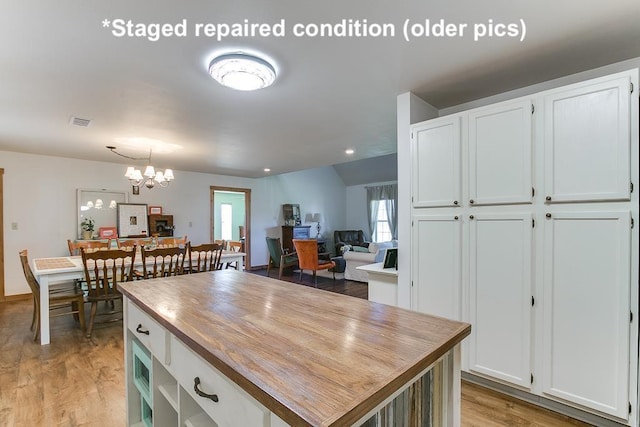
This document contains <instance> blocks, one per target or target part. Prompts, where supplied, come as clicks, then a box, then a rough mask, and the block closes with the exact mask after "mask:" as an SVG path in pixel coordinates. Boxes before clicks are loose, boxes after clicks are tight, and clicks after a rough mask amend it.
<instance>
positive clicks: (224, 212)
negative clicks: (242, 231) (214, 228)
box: [220, 203, 233, 240]
mask: <svg viewBox="0 0 640 427" xmlns="http://www.w3.org/2000/svg"><path fill="white" fill-rule="evenodd" d="M232 226H233V208H232V206H231V204H228V203H222V204H221V205H220V231H221V233H220V238H221V239H222V240H232V237H231V235H232V231H231V229H232Z"/></svg>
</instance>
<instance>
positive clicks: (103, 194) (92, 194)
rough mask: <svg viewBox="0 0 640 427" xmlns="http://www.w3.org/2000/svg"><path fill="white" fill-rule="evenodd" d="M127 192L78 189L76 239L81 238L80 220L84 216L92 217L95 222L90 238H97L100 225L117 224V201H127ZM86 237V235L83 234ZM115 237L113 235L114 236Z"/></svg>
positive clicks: (113, 226) (110, 225)
mask: <svg viewBox="0 0 640 427" xmlns="http://www.w3.org/2000/svg"><path fill="white" fill-rule="evenodd" d="M127 202H128V194H127V193H126V192H124V191H112V190H105V189H101V190H90V189H83V188H79V189H78V194H77V203H78V210H77V212H78V224H77V225H78V237H77V238H78V239H79V240H81V239H83V233H82V226H81V224H82V221H83V220H84V219H85V218H89V219H93V220H94V222H95V224H94V228H93V231H92V232H91V237H90V238H92V239H95V238H98V231H99V230H100V227H112V228H113V229H114V230H115V229H116V227H117V225H118V214H117V212H118V209H117V207H118V203H127ZM85 237H87V236H85ZM114 237H115V236H114Z"/></svg>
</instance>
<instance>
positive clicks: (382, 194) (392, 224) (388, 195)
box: [365, 184, 398, 240]
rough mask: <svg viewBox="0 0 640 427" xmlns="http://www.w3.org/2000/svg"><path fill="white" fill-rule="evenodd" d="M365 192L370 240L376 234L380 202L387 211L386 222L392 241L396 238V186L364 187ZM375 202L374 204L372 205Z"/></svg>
mask: <svg viewBox="0 0 640 427" xmlns="http://www.w3.org/2000/svg"><path fill="white" fill-rule="evenodd" d="M365 189H366V190H367V216H368V218H367V219H368V220H369V232H370V233H371V239H372V240H373V236H375V234H376V224H377V219H378V207H379V203H380V202H381V201H384V202H385V207H386V209H387V221H389V229H390V230H391V236H392V238H393V239H397V238H398V209H397V206H398V184H387V185H376V186H372V187H365ZM372 202H375V203H372Z"/></svg>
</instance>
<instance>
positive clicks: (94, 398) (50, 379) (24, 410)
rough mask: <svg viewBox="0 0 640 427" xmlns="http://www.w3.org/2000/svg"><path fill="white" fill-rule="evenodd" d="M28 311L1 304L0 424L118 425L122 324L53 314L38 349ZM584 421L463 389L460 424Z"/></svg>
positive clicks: (553, 426) (121, 418)
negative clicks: (86, 330) (87, 327)
mask: <svg viewBox="0 0 640 427" xmlns="http://www.w3.org/2000/svg"><path fill="white" fill-rule="evenodd" d="M345 282H349V281H345ZM346 285H347V287H348V283H347V284H346ZM31 310H32V303H31V301H20V302H11V303H0V426H20V427H22V426H32V427H33V426H100V427H102V426H124V425H125V424H126V419H125V390H124V389H125V386H124V364H123V341H122V322H117V323H111V324H106V325H97V326H96V328H95V330H94V334H93V337H92V338H91V340H88V339H86V338H84V337H82V335H81V333H80V329H79V326H77V324H76V323H75V322H74V320H73V318H72V317H71V316H63V317H56V318H54V319H52V331H51V345H48V346H44V347H42V346H40V344H39V343H35V342H34V341H32V340H31V331H29V325H30V323H31ZM586 425H587V424H583V423H579V422H577V421H575V420H570V419H568V418H566V417H563V416H560V415H557V414H555V413H552V412H549V411H545V410H541V409H538V408H536V407H534V406H532V405H528V404H526V403H523V402H520V401H517V400H514V399H510V398H506V397H505V396H503V395H501V394H499V393H495V392H492V391H489V390H486V389H484V388H482V387H478V386H475V385H472V384H467V383H464V384H463V386H462V426H464V427H471V426H474V427H494V426H495V427H498V426H509V427H511V426H519V427H520V426H522V427H526V426H532V427H533V426H541V427H542V426H549V427H560V426H586ZM247 427H250V426H247Z"/></svg>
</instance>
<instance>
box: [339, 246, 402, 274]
mask: <svg viewBox="0 0 640 427" xmlns="http://www.w3.org/2000/svg"><path fill="white" fill-rule="evenodd" d="M397 246H398V242H397V241H395V240H392V241H390V242H381V243H371V244H369V252H355V251H352V250H349V251H347V252H344V253H343V255H342V257H343V258H344V261H345V268H344V278H345V279H347V280H355V281H357V282H368V281H369V275H368V274H367V272H366V271H362V270H357V269H356V267H359V266H361V265H367V264H373V263H376V262H382V261H384V254H385V252H386V250H387V248H395V247H397Z"/></svg>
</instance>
